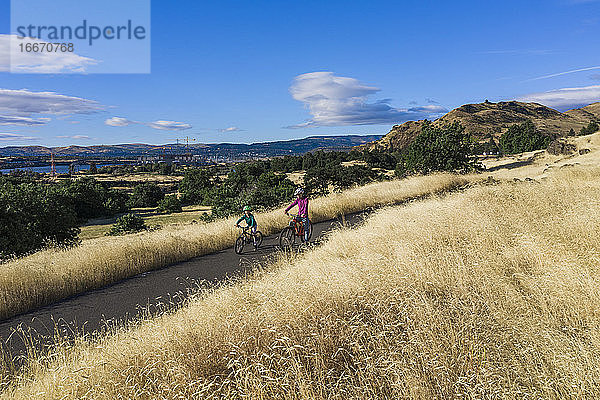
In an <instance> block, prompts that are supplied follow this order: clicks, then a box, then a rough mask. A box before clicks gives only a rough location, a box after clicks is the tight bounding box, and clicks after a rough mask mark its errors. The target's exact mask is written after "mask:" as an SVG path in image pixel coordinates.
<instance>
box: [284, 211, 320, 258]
mask: <svg viewBox="0 0 600 400" xmlns="http://www.w3.org/2000/svg"><path fill="white" fill-rule="evenodd" d="M290 216H291V217H292V218H291V219H290V223H289V225H288V226H286V227H285V228H283V230H282V231H281V233H280V234H279V247H280V248H282V249H284V250H285V249H291V248H292V246H293V245H294V243H295V242H296V237H299V238H300V242H304V229H305V226H304V222H303V218H302V217H300V216H299V215H296V214H290ZM307 229H308V241H310V238H311V237H312V232H313V226H312V222H310V220H309V221H308V227H307Z"/></svg>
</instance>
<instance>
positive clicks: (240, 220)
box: [235, 216, 244, 225]
mask: <svg viewBox="0 0 600 400" xmlns="http://www.w3.org/2000/svg"><path fill="white" fill-rule="evenodd" d="M243 220H244V217H243V216H242V217H240V219H238V220H237V222H236V223H235V224H236V225H239V224H240V222H242V221H243Z"/></svg>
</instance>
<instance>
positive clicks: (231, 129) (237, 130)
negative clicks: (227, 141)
mask: <svg viewBox="0 0 600 400" xmlns="http://www.w3.org/2000/svg"><path fill="white" fill-rule="evenodd" d="M240 131H243V129H240V128H238V127H237V126H230V127H229V128H225V129H219V132H221V133H226V132H240Z"/></svg>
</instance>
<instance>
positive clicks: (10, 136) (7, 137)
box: [0, 133, 39, 142]
mask: <svg viewBox="0 0 600 400" xmlns="http://www.w3.org/2000/svg"><path fill="white" fill-rule="evenodd" d="M37 139H39V138H37V137H33V136H24V135H19V134H16V133H0V141H5V142H8V141H20V140H37Z"/></svg>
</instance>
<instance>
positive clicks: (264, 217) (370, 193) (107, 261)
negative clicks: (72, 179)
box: [0, 174, 478, 319]
mask: <svg viewBox="0 0 600 400" xmlns="http://www.w3.org/2000/svg"><path fill="white" fill-rule="evenodd" d="M473 179H478V178H473V177H460V176H456V175H451V174H438V175H432V176H424V177H415V178H411V179H407V180H403V181H391V182H383V183H374V184H371V185H367V186H364V187H360V188H356V189H351V190H348V191H346V192H343V193H340V194H333V195H331V196H327V197H323V198H318V199H315V200H314V201H312V202H311V218H312V220H313V221H315V222H318V221H323V220H327V219H331V218H334V217H336V216H338V215H340V214H342V213H351V212H356V211H360V210H363V209H365V208H368V207H374V206H381V205H385V204H392V203H397V202H402V201H406V200H409V199H411V198H415V197H419V196H425V195H428V194H432V193H436V192H443V191H447V190H450V189H452V188H456V187H457V186H460V185H463V184H465V183H466V182H468V181H469V180H473ZM257 220H258V223H259V228H260V230H261V231H262V232H263V233H264V234H272V233H275V232H277V231H279V230H280V229H282V228H283V227H284V226H285V225H286V224H287V221H288V220H287V217H286V216H285V215H283V213H282V212H281V210H274V211H271V212H266V213H259V214H257ZM233 222H234V219H227V220H220V221H217V222H213V223H209V224H203V223H199V224H194V225H189V224H188V225H173V226H168V227H166V228H164V229H161V230H159V231H153V232H146V233H141V234H137V235H128V236H124V237H104V238H97V239H91V240H86V241H85V242H84V243H83V244H82V245H81V246H79V247H77V248H73V249H70V250H67V251H59V250H48V251H42V252H38V253H36V254H33V255H31V256H29V257H25V258H22V259H18V260H15V261H12V262H9V263H6V264H3V265H2V268H0V293H1V294H2V296H0V319H3V318H7V317H9V316H12V315H16V314H19V313H22V312H25V311H28V310H31V309H33V308H35V307H39V306H41V305H45V304H49V303H52V302H55V301H57V300H60V299H63V298H66V297H68V296H71V295H74V294H77V293H82V292H85V291H88V290H91V289H94V288H98V287H102V286H105V285H107V284H110V283H113V282H117V281H119V280H121V279H124V278H127V277H130V276H133V275H136V274H138V273H141V272H145V271H149V270H152V269H156V268H160V267H164V266H167V265H170V264H172V263H176V262H180V261H184V260H188V259H191V258H193V257H196V256H200V255H203V254H208V253H212V252H215V251H218V250H222V249H225V248H227V247H230V246H232V245H233V242H234V241H235V238H236V237H237V235H238V234H239V231H237V230H236V229H235V228H234V226H233V225H234V224H233Z"/></svg>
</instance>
